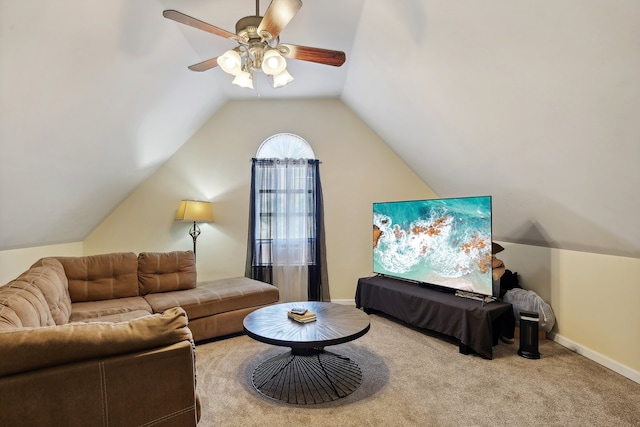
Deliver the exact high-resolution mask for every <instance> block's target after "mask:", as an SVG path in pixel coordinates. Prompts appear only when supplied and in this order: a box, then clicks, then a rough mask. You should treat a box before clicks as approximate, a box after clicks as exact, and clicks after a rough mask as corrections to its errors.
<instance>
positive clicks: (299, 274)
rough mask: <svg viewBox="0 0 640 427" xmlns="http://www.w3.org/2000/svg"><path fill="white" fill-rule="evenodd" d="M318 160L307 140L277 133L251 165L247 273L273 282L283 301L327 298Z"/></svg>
mask: <svg viewBox="0 0 640 427" xmlns="http://www.w3.org/2000/svg"><path fill="white" fill-rule="evenodd" d="M319 163H320V162H319V161H318V160H316V159H315V155H314V153H313V149H312V148H311V146H310V145H309V143H308V142H307V141H305V140H304V139H303V138H301V137H300V136H298V135H294V134H291V133H280V134H277V135H273V136H271V137H269V138H267V139H266V140H265V141H264V142H263V143H262V144H261V145H260V147H259V148H258V152H257V153H256V157H255V158H254V159H253V163H252V168H251V207H250V221H249V242H248V243H249V244H248V248H247V266H246V272H245V275H246V276H247V277H251V278H253V279H257V280H261V281H263V282H267V283H271V284H273V285H275V286H277V287H278V289H279V290H280V300H281V301H306V300H311V301H329V300H330V297H329V285H328V281H327V268H326V259H325V256H324V254H325V249H324V246H325V245H324V215H323V213H322V189H321V186H320V176H319Z"/></svg>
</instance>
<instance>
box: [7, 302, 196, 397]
mask: <svg viewBox="0 0 640 427" xmlns="http://www.w3.org/2000/svg"><path fill="white" fill-rule="evenodd" d="M187 321H188V319H187V317H186V315H185V312H184V310H182V309H181V308H179V307H175V308H172V309H170V310H167V311H166V312H165V313H162V314H156V315H149V316H145V317H141V318H139V319H135V320H132V321H130V322H122V323H105V322H100V323H70V324H67V325H60V326H54V327H43V328H21V329H12V330H6V331H1V332H0V360H2V363H0V377H2V376H6V375H14V374H19V373H22V372H28V371H30V370H33V369H39V368H47V367H52V366H59V365H64V364H67V363H73V362H80V361H84V360H89V359H94V358H97V357H101V358H105V357H109V356H115V355H119V354H127V353H132V352H136V351H142V350H147V349H154V348H158V347H162V346H165V345H170V344H174V343H177V342H180V341H184V340H192V335H191V331H190V330H189V328H188V327H187ZM43 349H46V351H43ZM132 398H135V396H132Z"/></svg>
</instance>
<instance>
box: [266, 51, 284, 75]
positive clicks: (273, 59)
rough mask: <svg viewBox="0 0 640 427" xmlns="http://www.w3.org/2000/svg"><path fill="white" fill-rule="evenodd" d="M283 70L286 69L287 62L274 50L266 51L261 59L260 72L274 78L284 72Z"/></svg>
mask: <svg viewBox="0 0 640 427" xmlns="http://www.w3.org/2000/svg"><path fill="white" fill-rule="evenodd" d="M285 68H287V61H286V60H285V59H284V57H283V56H282V55H280V53H279V52H278V51H277V50H276V49H272V50H268V51H266V52H265V53H264V56H263V57H262V71H263V72H264V73H265V74H268V75H270V76H275V75H276V74H280V73H281V72H282V71H284V69H285Z"/></svg>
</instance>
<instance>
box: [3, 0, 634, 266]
mask: <svg viewBox="0 0 640 427" xmlns="http://www.w3.org/2000/svg"><path fill="white" fill-rule="evenodd" d="M268 3H269V0H263V1H262V4H261V5H260V9H261V13H264V11H265V10H266V8H267V6H268ZM255 8H256V4H255V2H254V1H250V0H136V1H131V0H109V1H100V2H97V1H93V2H86V1H81V0H65V1H63V2H47V1H36V0H23V1H15V0H0V144H1V145H0V203H1V206H2V208H1V209H0V224H2V225H1V226H0V227H1V228H0V250H4V249H12V248H21V247H30V246H38V245H46V244H53V243H63V242H76V241H81V240H83V239H84V237H85V236H86V235H87V234H88V233H89V232H90V231H91V230H92V229H93V228H94V227H95V226H96V225H98V224H99V223H100V221H102V220H103V219H104V217H105V214H106V213H108V212H110V211H112V210H113V209H114V208H115V207H116V206H117V205H118V204H119V203H120V202H121V201H122V200H123V199H124V198H125V197H126V196H127V195H128V194H129V193H130V192H131V191H133V189H135V188H136V187H137V186H138V185H139V184H140V183H141V182H142V181H144V180H145V179H146V178H147V177H148V176H149V175H150V174H151V173H153V171H154V170H155V169H156V168H157V167H158V166H159V165H161V164H162V163H163V162H164V161H166V160H167V159H168V158H169V157H170V156H171V155H172V154H173V153H174V152H175V151H176V150H177V149H178V148H179V147H180V146H181V145H182V144H183V143H184V142H185V141H186V140H187V139H188V138H189V137H190V136H191V135H193V134H194V132H195V131H196V130H197V129H198V128H199V127H200V126H201V125H202V124H203V123H204V122H205V121H207V120H208V119H209V118H210V117H211V116H212V115H213V114H215V112H216V111H217V110H218V109H219V108H220V107H221V106H222V105H224V103H225V102H227V101H228V100H230V99H253V98H259V97H262V98H285V99H286V98H302V97H304V98H315V97H317V98H324V97H334V98H340V99H342V101H343V102H344V103H345V104H346V105H348V106H349V107H350V108H351V109H352V110H353V111H354V112H355V113H356V114H358V115H359V116H360V117H361V118H362V119H363V120H364V121H365V122H367V124H368V125H369V126H370V127H371V128H372V129H373V130H374V131H375V132H376V133H377V134H378V135H380V136H381V137H382V139H383V140H385V141H386V142H387V143H388V145H389V146H390V147H391V148H392V149H393V150H394V151H395V152H396V153H397V154H398V155H399V156H400V157H401V158H403V159H404V161H405V162H406V163H407V164H408V165H409V166H410V167H411V168H412V169H413V170H414V171H415V172H416V173H417V174H418V175H419V176H420V177H421V178H422V179H424V181H425V182H426V183H427V184H428V185H429V186H430V187H431V188H433V190H434V191H436V192H437V193H438V194H439V195H440V196H442V197H450V196H464V195H484V194H490V195H492V196H493V206H494V238H495V239H497V240H503V241H511V242H516V243H525V244H533V245H542V246H548V247H557V248H565V249H572V250H580V251H588V252H596V253H605V254H613V255H621V256H631V257H640V221H639V220H638V212H640V190H639V188H640V168H638V164H639V163H640V120H638V117H639V116H638V111H639V109H640V108H639V107H640V26H638V25H637V22H638V19H639V18H640V2H637V1H635V0H608V1H600V0H559V1H555V2H539V1H534V0H523V1H507V0H483V1H478V0H460V1H455V2H445V1H438V0H403V1H397V0H395V1H394V0H347V1H345V0H304V5H303V7H302V8H301V9H300V11H299V12H298V13H297V15H296V16H295V17H294V18H293V20H292V21H291V22H290V23H289V25H288V26H287V27H286V28H285V30H284V31H283V32H282V34H281V41H284V42H287V43H293V44H298V45H307V46H314V47H323V48H329V49H336V50H343V51H345V52H346V54H347V62H346V64H345V65H344V66H343V67H341V68H334V67H328V66H322V65H318V64H314V63H308V62H303V61H294V60H290V61H289V65H288V68H289V70H290V72H291V74H292V75H293V76H294V77H295V80H294V82H293V83H291V84H290V85H288V86H286V87H284V88H280V89H273V88H271V87H270V86H269V84H268V82H267V81H266V79H264V76H263V75H259V76H256V79H255V84H256V89H255V90H254V91H251V90H246V89H242V88H238V87H236V86H234V85H231V84H230V80H231V79H230V76H229V75H227V74H225V73H223V72H222V71H220V70H219V69H214V70H210V71H207V72H204V73H195V72H191V71H188V70H187V69H186V67H187V66H188V65H192V64H195V63H197V62H200V61H203V60H205V59H208V58H211V57H215V56H217V55H219V54H221V53H222V52H223V51H225V50H227V49H229V48H231V47H233V46H235V44H234V43H233V42H231V41H229V40H226V39H224V38H221V37H217V36H214V35H212V34H209V33H206V32H203V31H199V30H196V29H193V28H191V27H187V26H184V25H180V24H177V23H175V22H173V21H170V20H167V19H164V18H163V16H162V11H163V10H165V9H177V10H179V11H181V12H183V13H186V14H188V15H191V16H193V17H196V18H198V19H201V20H203V21H205V22H208V23H211V24H214V25H216V26H218V27H221V28H224V29H226V30H229V31H234V28H235V22H236V21H237V20H238V19H239V18H240V17H243V16H247V15H253V14H254V12H255ZM261 79H263V80H261Z"/></svg>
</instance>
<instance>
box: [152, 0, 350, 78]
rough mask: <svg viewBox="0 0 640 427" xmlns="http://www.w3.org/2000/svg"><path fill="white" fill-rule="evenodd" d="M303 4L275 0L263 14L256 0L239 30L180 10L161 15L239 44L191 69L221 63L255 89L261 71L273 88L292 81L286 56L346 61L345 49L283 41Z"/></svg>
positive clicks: (334, 62) (336, 62)
mask: <svg viewBox="0 0 640 427" xmlns="http://www.w3.org/2000/svg"><path fill="white" fill-rule="evenodd" d="M301 7H302V1H300V0H272V1H271V4H270V5H269V7H268V8H267V11H266V12H265V14H264V16H260V0H256V14H255V15H254V16H245V17H244V18H240V20H239V21H238V22H237V23H236V33H235V34H234V33H231V32H229V31H226V30H223V29H222V28H218V27H216V26H213V25H211V24H207V23H206V22H203V21H200V20H198V19H196V18H192V17H190V16H188V15H185V14H184V13H181V12H178V11H177V10H165V11H164V12H162V15H163V16H164V17H165V18H168V19H172V20H174V21H176V22H179V23H181V24H185V25H189V26H191V27H194V28H197V29H199V30H202V31H206V32H209V33H211V34H215V35H216V36H220V37H224V38H227V39H230V40H233V41H235V42H237V43H238V46H237V47H235V48H234V49H231V50H228V51H226V52H224V53H223V54H222V55H220V56H218V57H215V58H211V59H207V60H206V61H202V62H200V63H198V64H194V65H191V66H190V67H189V69H190V70H192V71H206V70H209V69H211V68H214V67H217V66H219V67H220V68H221V69H222V70H223V71H225V72H227V73H229V74H232V75H234V76H235V78H234V80H233V83H234V84H236V85H238V86H241V87H248V88H251V89H253V73H254V72H256V71H262V72H264V73H265V74H266V75H268V76H271V77H272V78H273V87H281V86H284V85H286V84H288V83H289V82H291V81H292V80H293V77H291V74H289V72H288V71H287V69H286V67H287V63H286V59H285V58H288V59H297V60H301V61H310V62H316V63H318V64H325V65H332V66H334V67H339V66H341V65H342V64H344V62H345V60H346V56H345V53H344V52H341V51H337V50H329V49H321V48H317V47H308V46H298V45H293V44H288V43H280V32H281V31H282V30H283V29H284V27H286V25H287V24H288V23H289V21H291V19H292V18H293V17H294V16H295V14H296V13H297V12H298V10H300V8H301Z"/></svg>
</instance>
